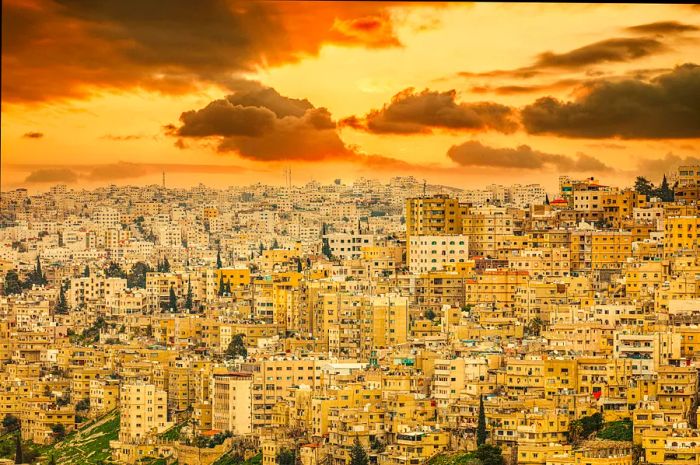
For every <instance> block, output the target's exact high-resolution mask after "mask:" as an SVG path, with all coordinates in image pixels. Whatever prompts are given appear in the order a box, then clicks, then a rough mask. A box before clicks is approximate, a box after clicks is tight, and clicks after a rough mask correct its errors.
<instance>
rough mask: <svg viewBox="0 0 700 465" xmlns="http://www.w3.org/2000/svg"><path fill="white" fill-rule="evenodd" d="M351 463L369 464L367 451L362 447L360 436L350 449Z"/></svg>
mask: <svg viewBox="0 0 700 465" xmlns="http://www.w3.org/2000/svg"><path fill="white" fill-rule="evenodd" d="M350 465H369V457H368V456H367V451H365V448H364V447H362V444H360V440H359V439H358V438H355V442H354V443H353V445H352V448H351V449H350Z"/></svg>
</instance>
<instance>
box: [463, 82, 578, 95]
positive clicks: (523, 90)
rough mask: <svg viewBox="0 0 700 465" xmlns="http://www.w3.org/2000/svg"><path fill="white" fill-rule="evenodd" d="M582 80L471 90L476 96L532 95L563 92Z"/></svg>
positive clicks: (489, 86) (481, 87)
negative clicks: (562, 90) (554, 91)
mask: <svg viewBox="0 0 700 465" xmlns="http://www.w3.org/2000/svg"><path fill="white" fill-rule="evenodd" d="M581 82H582V81H581V80H580V79H561V80H559V81H555V82H552V83H545V84H539V85H535V84H533V85H529V86H518V85H508V86H505V85H504V86H491V85H485V86H474V87H472V88H471V89H470V90H471V91H472V92H474V93H476V94H496V95H517V94H531V93H535V92H545V91H550V90H561V89H566V88H570V87H573V86H576V85H579V84H581Z"/></svg>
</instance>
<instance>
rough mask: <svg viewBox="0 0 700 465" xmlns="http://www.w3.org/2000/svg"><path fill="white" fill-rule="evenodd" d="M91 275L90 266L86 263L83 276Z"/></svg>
mask: <svg viewBox="0 0 700 465" xmlns="http://www.w3.org/2000/svg"><path fill="white" fill-rule="evenodd" d="M89 277H90V266H89V265H85V268H84V269H83V278H89Z"/></svg>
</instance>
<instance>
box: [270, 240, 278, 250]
mask: <svg viewBox="0 0 700 465" xmlns="http://www.w3.org/2000/svg"><path fill="white" fill-rule="evenodd" d="M279 248H280V244H279V242H277V238H276V237H275V238H273V239H272V245H271V246H270V249H272V250H274V249H279Z"/></svg>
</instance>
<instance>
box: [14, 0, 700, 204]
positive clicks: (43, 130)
mask: <svg viewBox="0 0 700 465" xmlns="http://www.w3.org/2000/svg"><path fill="white" fill-rule="evenodd" d="M699 38H700V9H699V8H696V7H693V6H689V5H642V4H634V5H619V4H618V5H605V4H598V5H584V4H569V5H566V4H562V5H552V4H489V3H476V4H445V5H438V4H415V3H413V4H400V3H371V4H368V3H350V2H337V3H330V2H328V3H322V2H313V3H302V2H298V3H295V2H227V1H214V0H207V1H202V2H197V8H196V9H193V7H192V3H191V2H188V1H186V0H178V1H174V2H162V3H158V2H141V1H139V0H125V1H120V2H111V1H107V0H104V1H82V0H58V1H52V0H3V41H2V44H3V49H2V73H3V80H2V189H11V188H15V187H19V186H23V187H28V188H30V189H37V190H44V189H46V188H48V187H49V186H51V185H53V184H55V183H58V182H65V183H68V184H70V185H71V186H74V187H82V186H85V187H94V186H97V185H103V184H106V183H116V184H147V183H153V182H160V176H161V171H163V170H165V171H166V172H167V173H168V183H169V184H170V185H173V186H174V185H178V186H189V185H193V184H196V183H199V182H203V183H205V184H208V185H212V186H217V187H223V186H227V185H231V184H242V183H250V182H256V181H261V182H269V183H276V184H280V183H282V182H283V175H282V172H283V169H284V168H285V167H287V166H290V167H291V168H292V174H293V181H294V182H296V183H300V182H305V181H308V180H310V179H318V180H322V181H328V180H331V179H334V178H336V177H341V178H343V179H344V180H347V181H350V180H352V178H354V177H357V176H372V177H379V178H388V177H390V176H394V175H402V174H410V175H414V176H417V177H419V178H425V179H427V180H428V181H429V182H436V183H446V184H451V185H454V186H457V187H462V188H470V187H483V186H484V185H486V184H488V183H491V182H499V183H504V184H510V183H516V182H519V183H524V182H540V183H543V184H545V185H547V186H548V187H553V186H554V185H555V183H556V178H557V176H558V175H559V174H570V175H573V176H581V177H583V176H590V175H594V176H598V177H600V178H602V179H603V180H604V181H606V182H610V183H617V184H626V183H630V182H631V180H632V179H633V178H634V176H636V175H637V174H639V173H642V174H645V175H648V176H650V177H651V178H652V180H653V181H658V179H657V178H660V177H661V175H662V173H663V172H664V171H670V170H672V169H673V168H674V167H675V166H677V165H678V164H679V163H684V162H700V160H697V159H696V157H698V155H697V153H698V149H699V148H700V67H698V66H697V65H696V64H700V48H699V47H698V39H699ZM698 158H700V157H698Z"/></svg>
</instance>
